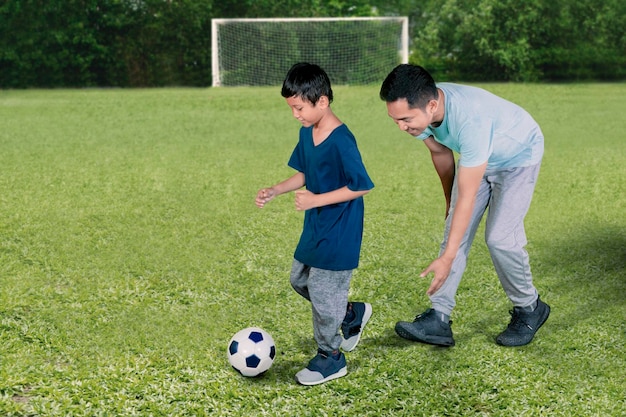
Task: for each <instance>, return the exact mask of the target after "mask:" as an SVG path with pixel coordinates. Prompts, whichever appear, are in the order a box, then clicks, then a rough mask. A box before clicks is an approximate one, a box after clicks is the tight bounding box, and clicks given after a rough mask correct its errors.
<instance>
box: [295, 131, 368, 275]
mask: <svg viewBox="0 0 626 417" xmlns="http://www.w3.org/2000/svg"><path fill="white" fill-rule="evenodd" d="M289 166H290V167H292V168H294V169H295V170H297V171H299V172H302V173H303V174H304V177H305V181H306V188H307V190H309V191H311V192H312V193H314V194H321V193H326V192H330V191H334V190H337V189H339V188H342V187H345V186H347V187H348V188H349V189H350V190H352V191H364V190H370V189H372V188H373V187H374V183H373V182H372V180H371V179H370V177H369V175H368V174H367V171H366V170H365V166H364V165H363V161H362V159H361V153H360V152H359V149H358V147H357V144H356V140H355V138H354V136H353V135H352V132H350V130H349V129H348V127H347V126H346V125H344V124H342V125H340V126H338V127H337V128H336V129H335V130H333V131H332V133H331V134H330V135H329V136H328V138H326V140H324V141H323V142H322V143H320V144H319V145H317V146H315V145H314V143H313V127H312V126H311V127H302V128H301V129H300V140H299V141H298V144H297V145H296V147H295V149H294V151H293V153H292V155H291V158H290V159H289ZM363 213H364V205H363V197H359V198H356V199H354V200H351V201H346V202H343V203H338V204H332V205H328V206H324V207H317V208H313V209H310V210H307V211H306V212H305V214H304V226H303V229H302V235H301V236H300V242H299V243H298V246H297V247H296V251H295V254H294V258H295V259H296V260H298V261H300V262H302V263H303V264H304V265H307V266H311V267H315V268H320V269H327V270H332V271H343V270H348V269H354V268H356V267H357V266H358V264H359V255H360V252H361V240H362V237H363Z"/></svg>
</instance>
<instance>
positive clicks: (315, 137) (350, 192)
mask: <svg viewBox="0 0 626 417" xmlns="http://www.w3.org/2000/svg"><path fill="white" fill-rule="evenodd" d="M281 94H282V96H283V97H284V98H285V99H286V101H287V104H288V105H289V107H290V108H291V111H292V114H293V116H294V117H295V118H296V119H298V120H299V121H300V123H302V128H300V139H299V142H298V144H297V145H296V147H295V149H294V151H293V153H292V155H291V158H290V159H289V166H290V167H292V168H293V169H295V170H296V171H297V172H296V174H294V175H293V176H291V177H290V178H288V179H286V180H285V181H283V182H280V183H278V184H276V185H274V186H272V187H269V188H263V189H261V190H259V192H258V193H257V197H256V205H257V206H258V207H260V208H262V207H264V206H265V204H266V203H267V202H268V201H270V200H272V199H273V198H275V197H276V196H278V195H280V194H284V193H287V192H291V191H296V190H297V191H296V192H295V206H296V210H299V211H305V214H304V227H303V230H302V235H301V236H300V241H299V243H298V246H297V248H296V251H295V254H294V261H293V265H292V268H291V277H290V282H291V285H292V287H293V288H294V290H295V291H296V292H297V293H298V294H300V295H301V296H302V297H304V298H306V299H307V300H309V301H310V302H311V307H312V312H313V331H314V336H315V341H316V342H317V346H318V351H317V355H316V356H315V357H314V358H313V359H311V361H310V362H309V364H308V365H307V367H306V368H304V369H302V370H301V371H300V372H298V373H297V374H296V380H297V381H298V382H299V383H300V384H302V385H316V384H321V383H323V382H326V381H330V380H332V379H336V378H340V377H342V376H344V375H346V374H347V367H346V358H345V355H344V354H343V353H342V352H341V351H340V350H339V349H340V347H341V348H342V349H343V350H345V351H351V350H352V349H354V348H355V347H356V345H357V343H358V342H359V339H360V337H361V333H362V331H363V328H364V327H365V325H366V324H367V321H368V320H369V318H370V316H371V314H372V306H371V305H370V304H368V303H361V302H350V303H349V302H348V290H349V286H350V279H351V277H352V271H353V269H354V268H356V267H357V265H358V262H359V255H360V250H361V239H362V235H363V212H364V205H363V196H364V195H365V194H367V193H368V192H369V191H370V190H371V189H372V188H373V187H374V184H373V183H372V181H371V180H370V178H369V176H368V174H367V171H366V170H365V167H364V165H363V162H362V160H361V154H360V153H359V150H358V148H357V144H356V141H355V139H354V136H353V135H352V133H351V132H350V130H348V128H347V127H346V125H344V124H343V123H342V122H341V121H340V120H339V119H338V118H337V116H335V114H334V113H333V112H332V110H331V108H330V103H331V102H332V101H333V92H332V89H331V85H330V80H329V78H328V76H327V75H326V73H325V72H324V70H323V69H321V68H320V67H319V66H317V65H313V64H307V63H299V64H295V65H294V66H293V67H291V69H290V70H289V72H288V73H287V76H286V78H285V81H284V82H283V86H282V91H281ZM305 185H306V189H305V190H301V188H302V187H304V186H305ZM340 327H341V329H342V332H343V337H342V336H341V335H340V333H339V328H340Z"/></svg>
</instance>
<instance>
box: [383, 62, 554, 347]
mask: <svg viewBox="0 0 626 417" xmlns="http://www.w3.org/2000/svg"><path fill="white" fill-rule="evenodd" d="M380 97H381V99H382V100H384V101H385V102H386V103H387V111H388V114H389V116H390V117H391V118H392V119H393V121H394V122H395V123H396V124H397V125H398V127H399V128H400V129H401V130H403V131H406V132H407V133H409V134H410V135H411V136H415V137H416V138H417V139H419V140H422V141H423V142H424V144H425V145H426V146H427V147H428V149H429V150H430V152H431V156H432V161H433V164H434V166H435V169H436V171H437V173H438V175H439V177H440V179H441V183H442V185H443V190H444V195H445V198H446V225H445V231H444V238H443V242H442V244H441V249H440V252H439V257H438V258H437V259H435V260H434V261H433V262H432V263H431V264H430V265H429V266H428V267H427V268H426V269H425V270H424V271H422V273H421V275H420V276H421V277H425V276H427V275H428V274H430V273H433V275H434V278H433V280H432V283H431V285H430V287H429V288H428V290H427V294H428V295H429V297H430V301H431V304H432V308H430V309H428V310H426V311H425V312H424V313H423V314H420V315H418V316H417V317H416V318H415V320H414V321H413V322H398V323H397V324H396V328H395V330H396V333H398V335H400V336H401V337H403V338H406V339H409V340H414V341H418V342H422V343H429V344H434V345H439V346H453V345H454V338H453V335H452V329H451V327H450V325H451V322H450V314H451V313H452V310H453V308H454V306H455V294H456V291H457V288H458V286H459V283H460V281H461V277H462V275H463V272H464V270H465V266H466V261H467V256H468V253H469V250H470V247H471V244H472V241H473V239H474V236H475V234H476V230H477V228H478V225H479V223H480V221H481V219H482V217H483V215H484V214H485V212H486V211H487V207H489V211H488V214H487V220H486V229H485V240H486V243H487V246H488V248H489V253H490V254H491V258H492V261H493V264H494V267H495V269H496V272H497V274H498V277H499V279H500V282H501V284H502V287H503V289H504V291H505V293H506V294H507V296H508V297H509V299H510V300H511V302H512V304H513V310H511V316H512V318H511V321H510V323H509V325H508V327H507V328H506V330H504V331H503V332H502V333H500V334H499V335H498V336H497V338H496V342H497V343H498V344H500V345H503V346H522V345H526V344H528V343H530V341H531V340H532V339H533V337H534V336H535V333H536V332H537V330H538V329H539V327H541V326H542V325H543V323H544V322H545V321H546V320H547V319H548V316H549V314H550V307H549V306H548V305H547V304H546V303H544V302H543V301H541V299H540V298H539V294H538V293H537V290H536V288H535V287H534V285H533V280H532V275H531V271H530V264H529V260H528V253H527V252H526V250H525V249H524V246H525V245H526V243H527V242H526V235H525V231H524V217H525V216H526V213H527V212H528V208H529V206H530V202H531V199H532V195H533V191H534V188H535V183H536V181H537V176H538V174H539V167H540V165H541V159H542V157H543V134H542V132H541V129H540V128H539V126H538V125H537V123H536V122H535V121H534V120H533V118H532V117H531V116H530V115H529V114H528V113H527V112H526V111H525V110H524V109H522V108H521V107H519V106H517V105H516V104H513V103H511V102H509V101H506V100H504V99H502V98H500V97H498V96H496V95H493V94H491V93H489V92H487V91H485V90H482V89H479V88H475V87H470V86H464V85H459V84H452V83H440V84H435V81H434V80H433V78H432V76H431V75H430V74H429V73H428V72H427V71H426V70H425V69H424V68H422V67H420V66H416V65H408V64H403V65H399V66H397V67H396V68H395V69H394V70H393V71H392V72H391V73H390V74H389V75H388V76H387V78H386V79H385V81H384V82H383V84H382V87H381V90H380ZM453 151H455V152H457V153H458V154H459V155H460V158H459V161H458V169H457V170H456V172H455V163H454V155H453Z"/></svg>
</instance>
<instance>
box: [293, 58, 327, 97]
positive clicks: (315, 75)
mask: <svg viewBox="0 0 626 417" xmlns="http://www.w3.org/2000/svg"><path fill="white" fill-rule="evenodd" d="M281 95H282V96H283V97H285V98H289V97H294V96H297V97H300V98H302V99H303V100H307V101H309V102H311V104H313V105H315V103H317V101H318V100H319V99H320V97H322V96H326V97H328V102H329V103H332V101H333V89H332V88H331V87H330V78H328V75H327V74H326V71H324V70H323V69H322V68H321V67H320V66H319V65H315V64H309V63H306V62H300V63H298V64H295V65H294V66H292V67H291V69H290V70H289V72H288V73H287V76H286V77H285V81H283V88H282V90H281Z"/></svg>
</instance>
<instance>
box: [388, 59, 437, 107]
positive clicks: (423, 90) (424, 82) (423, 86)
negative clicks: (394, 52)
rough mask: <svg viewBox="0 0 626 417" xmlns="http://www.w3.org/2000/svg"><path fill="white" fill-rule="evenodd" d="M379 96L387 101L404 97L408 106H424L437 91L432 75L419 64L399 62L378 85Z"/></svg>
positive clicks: (435, 96) (433, 98)
mask: <svg viewBox="0 0 626 417" xmlns="http://www.w3.org/2000/svg"><path fill="white" fill-rule="evenodd" d="M380 98H381V99H382V100H384V101H386V102H387V103H392V102H394V101H397V100H400V99H406V101H407V102H408V104H409V108H412V109H413V108H419V109H424V108H426V104H428V102H429V101H430V100H437V99H438V98H439V93H438V92H437V86H436V84H435V80H434V79H433V77H432V76H431V75H430V74H429V73H428V71H426V70H425V69H424V68H422V67H420V66H419V65H411V64H401V65H398V66H397V67H395V68H394V69H393V71H391V72H390V73H389V75H387V78H385V81H383V84H382V86H381V87H380Z"/></svg>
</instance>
